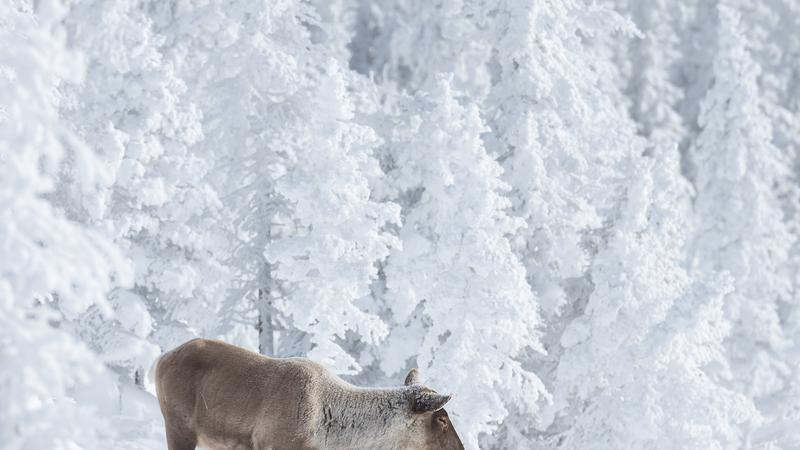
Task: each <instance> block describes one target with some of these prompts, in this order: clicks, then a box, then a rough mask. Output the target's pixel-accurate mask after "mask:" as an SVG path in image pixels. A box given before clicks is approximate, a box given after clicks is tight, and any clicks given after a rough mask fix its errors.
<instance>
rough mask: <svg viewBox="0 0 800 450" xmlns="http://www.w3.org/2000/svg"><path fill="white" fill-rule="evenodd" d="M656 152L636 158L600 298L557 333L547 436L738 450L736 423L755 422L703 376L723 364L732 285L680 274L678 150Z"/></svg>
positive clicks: (597, 285)
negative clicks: (552, 416) (726, 301)
mask: <svg viewBox="0 0 800 450" xmlns="http://www.w3.org/2000/svg"><path fill="white" fill-rule="evenodd" d="M656 152H657V153H656V158H655V159H654V160H651V159H650V158H634V159H632V160H631V170H630V172H629V173H630V175H631V177H630V180H631V181H630V182H629V185H628V188H627V199H626V202H625V204H624V206H623V208H622V210H621V211H620V214H619V217H617V219H616V220H615V221H614V227H613V231H612V232H611V236H610V237H609V241H608V244H607V245H606V246H605V247H604V248H603V249H602V250H601V251H600V252H599V253H598V254H597V256H596V257H595V258H594V261H593V264H592V268H591V272H592V282H593V284H594V291H593V292H592V294H591V296H590V298H589V301H588V304H587V305H586V310H585V312H584V314H583V315H582V316H580V317H579V318H577V319H575V320H574V321H572V322H571V323H570V324H569V326H568V327H567V329H566V330H565V332H564V334H563V335H562V337H561V344H562V345H563V346H564V347H565V350H564V353H563V355H562V356H561V359H560V361H559V364H558V373H557V381H556V384H555V385H556V390H555V392H554V395H555V410H556V411H557V415H556V421H555V426H554V427H552V428H551V429H550V431H552V432H558V433H559V438H560V439H562V442H563V443H562V446H563V447H565V448H576V449H577V448H580V449H592V448H596V449H605V448H658V449H662V448H663V449H672V448H686V449H689V448H691V449H698V450H699V449H723V448H737V447H739V446H740V445H741V444H742V442H741V440H740V433H739V430H738V428H737V426H738V425H739V424H742V423H744V422H746V421H748V420H750V419H753V418H755V417H756V416H757V413H756V412H755V410H754V408H753V407H752V404H751V403H750V402H749V400H748V399H747V398H746V397H744V396H742V395H740V394H737V393H734V392H732V391H729V390H727V389H726V388H724V387H722V386H720V385H718V384H716V383H715V381H714V379H713V378H712V377H710V376H709V375H708V374H706V373H705V371H704V368H705V367H706V365H708V364H710V363H715V364H721V363H724V355H723V353H722V347H721V342H722V339H723V337H724V335H725V331H726V329H727V322H726V320H725V318H724V316H723V311H722V299H723V295H724V294H725V293H727V292H730V290H731V289H730V281H728V280H727V279H725V278H724V277H723V278H719V277H714V276H710V277H709V278H698V279H692V278H690V276H689V275H688V274H687V273H686V271H685V270H684V269H682V268H681V263H682V261H683V260H684V253H683V252H684V246H685V237H684V232H685V230H686V227H687V226H688V223H687V222H686V216H685V215H682V214H680V213H679V212H678V209H677V208H675V206H676V205H677V204H680V202H681V201H682V198H683V197H682V193H683V190H682V189H681V188H680V186H681V180H680V175H679V169H678V164H677V152H675V151H672V152H663V151H661V152H659V151H658V150H656ZM559 430H560V432H559Z"/></svg>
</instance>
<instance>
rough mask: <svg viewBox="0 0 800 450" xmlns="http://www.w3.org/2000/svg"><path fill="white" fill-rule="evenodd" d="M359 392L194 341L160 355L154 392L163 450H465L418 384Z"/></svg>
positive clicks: (438, 400)
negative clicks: (201, 449) (162, 426)
mask: <svg viewBox="0 0 800 450" xmlns="http://www.w3.org/2000/svg"><path fill="white" fill-rule="evenodd" d="M418 381H419V377H418V372H416V371H415V370H414V371H412V372H411V373H409V376H408V377H407V379H406V385H405V386H402V387H393V388H361V387H357V386H353V385H351V384H349V383H346V382H344V381H343V380H341V379H340V378H338V377H336V376H334V375H332V374H331V373H330V372H328V371H327V370H326V369H325V368H324V367H322V366H321V365H319V364H317V363H314V362H312V361H310V360H307V359H303V358H287V359H276V358H268V357H265V356H262V355H259V354H256V353H252V352H248V351H246V350H243V349H241V348H238V347H235V346H232V345H229V344H225V343H223V342H219V341H210V340H204V339H194V340H192V341H189V342H187V343H185V344H183V345H182V346H180V347H178V348H176V349H175V350H173V351H171V352H169V353H167V354H165V355H164V356H163V357H162V358H161V359H160V361H159V362H158V366H157V369H156V387H157V391H158V399H159V403H160V404H161V411H162V413H163V414H164V420H165V422H166V430H167V441H168V444H169V449H170V450H186V449H193V448H194V447H195V445H198V444H199V445H201V446H203V447H205V448H210V449H215V450H216V449H220V450H221V449H231V450H233V449H252V450H261V449H267V448H279V449H357V448H374V449H434V448H435V449H463V446H462V445H461V441H460V440H459V438H458V436H457V434H456V433H455V431H454V430H453V427H452V424H451V423H450V422H449V419H448V417H447V413H446V412H445V411H444V410H443V409H442V406H443V405H444V404H445V403H446V402H447V401H448V400H449V399H450V397H449V396H447V395H441V394H437V393H436V392H435V391H433V390H431V389H429V388H427V387H425V386H422V385H421V384H419V383H418Z"/></svg>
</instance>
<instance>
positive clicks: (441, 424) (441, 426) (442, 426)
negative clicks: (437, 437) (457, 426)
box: [436, 416, 447, 431]
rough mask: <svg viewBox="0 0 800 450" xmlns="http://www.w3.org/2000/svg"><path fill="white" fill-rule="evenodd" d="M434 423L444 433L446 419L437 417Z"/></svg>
mask: <svg viewBox="0 0 800 450" xmlns="http://www.w3.org/2000/svg"><path fill="white" fill-rule="evenodd" d="M436 422H437V423H438V424H439V427H440V428H441V429H442V430H443V431H444V430H447V417H445V416H439V417H437V418H436Z"/></svg>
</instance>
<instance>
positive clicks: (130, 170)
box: [62, 0, 230, 381]
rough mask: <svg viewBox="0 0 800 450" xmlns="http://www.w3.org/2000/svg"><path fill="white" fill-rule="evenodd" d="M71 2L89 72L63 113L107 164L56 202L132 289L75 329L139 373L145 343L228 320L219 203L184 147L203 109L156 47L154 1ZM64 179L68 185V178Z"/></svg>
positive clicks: (197, 131)
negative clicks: (126, 275)
mask: <svg viewBox="0 0 800 450" xmlns="http://www.w3.org/2000/svg"><path fill="white" fill-rule="evenodd" d="M71 3H72V8H71V10H70V14H69V16H68V17H67V18H66V25H67V29H68V31H69V38H70V42H71V44H72V45H73V46H74V47H76V48H78V49H79V50H81V51H82V52H83V53H84V54H85V55H86V58H87V60H88V63H89V69H88V71H87V75H86V79H85V81H84V82H83V83H82V84H81V85H80V86H78V87H77V88H75V89H65V90H63V94H64V95H65V97H66V98H67V99H69V104H65V105H64V107H63V108H62V109H63V113H64V116H65V118H66V119H67V120H68V121H69V122H70V123H71V124H72V126H73V127H74V128H75V130H76V131H77V132H78V133H79V134H80V135H81V136H82V137H83V138H84V139H85V140H86V142H87V143H88V144H89V145H90V146H91V148H92V150H93V151H94V152H95V153H96V154H97V155H99V157H100V158H102V159H103V160H104V162H105V165H106V167H107V168H108V178H107V180H105V181H104V182H103V183H101V184H99V185H98V186H95V187H94V188H95V189H94V192H85V191H78V192H70V193H69V196H70V197H71V198H67V199H66V200H65V202H64V203H66V204H67V205H69V206H70V209H71V211H72V214H73V215H74V216H76V217H79V218H81V220H82V221H84V222H86V223H87V224H89V225H91V226H93V227H95V228H98V229H102V230H105V232H106V233H108V235H110V236H112V237H113V238H114V240H115V242H116V243H117V244H118V245H119V246H120V247H121V248H123V249H124V250H125V252H126V254H127V256H128V257H129V258H130V259H131V260H132V261H133V263H134V267H135V285H134V287H133V289H131V290H125V291H119V292H115V293H114V294H113V295H112V296H111V297H110V298H111V300H112V301H113V303H114V307H115V310H117V311H118V312H119V315H118V319H119V320H118V321H117V322H113V323H103V322H102V321H101V320H100V319H99V318H98V317H97V316H96V315H89V316H87V317H84V318H82V320H81V323H80V324H79V326H78V328H79V330H81V331H80V332H81V334H82V335H83V336H84V338H85V339H87V340H90V341H92V342H93V345H94V346H95V347H96V348H97V350H98V351H100V352H101V353H102V354H104V355H105V356H104V357H105V358H106V359H107V361H108V362H109V363H110V364H112V365H114V366H117V367H119V369H120V370H121V371H122V372H123V373H125V374H130V375H131V377H132V378H136V379H137V380H138V381H141V379H142V375H143V374H144V373H145V372H146V371H147V368H148V367H149V365H150V363H151V361H152V358H153V356H154V355H155V354H157V353H158V349H154V348H152V347H151V346H147V345H146V344H145V342H146V341H147V340H151V341H152V342H155V343H157V344H158V345H160V346H161V347H163V348H170V347H172V346H174V345H176V344H178V343H180V342H182V341H184V340H185V339H187V338H189V337H193V336H196V335H198V334H199V335H207V336H215V335H219V334H220V332H219V329H220V328H224V327H225V325H226V321H225V320H224V319H223V318H221V317H220V316H222V315H223V314H222V312H221V311H220V310H221V307H220V304H221V302H222V301H223V300H224V299H225V293H226V288H227V286H228V283H227V280H228V278H229V276H230V275H229V273H228V271H227V270H226V268H225V267H224V265H223V264H222V262H221V260H222V259H223V257H224V255H225V254H224V253H222V255H220V252H222V250H221V248H226V247H227V243H226V242H224V241H222V239H220V238H219V237H218V236H216V235H215V234H214V231H215V228H214V227H213V220H214V219H215V218H216V217H217V216H218V215H219V212H218V211H219V209H220V206H221V202H220V200H219V199H218V197H217V195H216V193H215V192H214V191H213V189H212V188H211V187H210V186H209V184H208V183H207V182H206V181H205V177H206V175H207V173H208V171H209V168H210V167H211V165H212V163H211V162H210V161H209V160H208V158H207V157H206V155H203V154H201V153H199V152H194V151H192V150H193V149H192V147H191V146H192V145H193V144H196V143H197V142H199V141H200V140H201V139H202V137H203V134H202V131H201V124H200V122H199V120H200V117H201V114H200V113H199V111H198V110H197V108H196V106H195V105H193V104H192V102H191V101H190V100H188V99H187V86H186V84H185V83H184V82H183V81H182V80H180V79H179V78H178V76H177V75H176V70H175V63H174V62H173V61H171V60H169V59H168V58H166V57H165V56H164V54H163V53H164V50H163V46H164V41H165V38H164V37H163V36H162V35H160V34H159V33H158V32H157V30H155V29H154V23H153V19H152V18H151V17H149V16H148V11H149V10H150V8H146V7H143V5H142V4H139V3H137V2H131V1H127V0H112V1H94V0H74V1H72V2H71ZM110 36H111V37H112V38H110ZM132 48H135V51H132V50H131V49H132ZM109 99H114V101H109ZM80 170H81V169H80V167H72V170H71V172H79V171H80ZM69 176H70V172H68V173H67V175H66V176H65V178H66V182H65V183H64V184H65V187H69V186H70V185H72V184H74V183H69V182H68V181H69ZM151 315H152V317H153V318H154V319H155V320H153V319H152V318H151V317H150V316H151ZM152 325H155V326H154V327H153V326H152ZM151 328H153V330H152V331H153V332H154V333H155V336H153V337H150V336H149V334H150V331H151V330H150V329H151ZM123 344H124V345H123ZM121 345H123V346H122V347H120V346H121Z"/></svg>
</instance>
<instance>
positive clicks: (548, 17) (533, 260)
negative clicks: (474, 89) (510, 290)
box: [486, 1, 634, 317]
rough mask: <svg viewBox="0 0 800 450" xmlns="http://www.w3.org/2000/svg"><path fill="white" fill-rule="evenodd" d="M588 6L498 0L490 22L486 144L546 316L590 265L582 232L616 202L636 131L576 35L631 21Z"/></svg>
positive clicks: (601, 67)
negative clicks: (494, 67)
mask: <svg viewBox="0 0 800 450" xmlns="http://www.w3.org/2000/svg"><path fill="white" fill-rule="evenodd" d="M585 6H586V5H584V4H583V2H580V1H567V2H559V3H558V4H534V3H530V2H523V1H520V2H509V3H502V4H501V6H499V7H498V10H497V11H495V20H494V22H493V23H492V24H491V29H492V30H494V33H495V34H494V35H493V36H491V39H492V43H493V47H494V52H495V54H496V57H495V58H496V62H497V64H498V66H499V69H498V70H499V73H498V75H497V82H496V83H495V84H494V85H493V86H492V88H491V92H490V96H489V98H488V99H487V102H486V110H487V114H488V123H489V125H490V126H491V130H492V133H491V134H490V135H489V136H487V145H488V146H489V149H490V150H491V151H492V153H493V154H495V155H496V156H497V158H498V159H499V161H501V162H502V166H503V168H504V169H505V170H504V174H503V180H504V181H506V182H507V183H508V184H509V185H510V186H511V188H512V190H511V192H510V196H511V199H512V204H513V208H514V214H515V215H516V216H518V217H521V218H522V219H524V220H525V222H526V223H527V224H528V225H529V226H528V227H527V228H523V229H521V230H519V233H518V235H517V238H516V239H515V250H516V251H517V253H518V254H519V255H520V256H521V257H522V258H523V261H524V263H525V266H526V268H527V273H528V277H529V281H530V283H531V285H532V287H533V288H534V290H535V291H536V292H537V293H538V294H539V296H540V299H541V303H542V309H543V311H544V314H545V315H546V316H547V317H553V316H556V315H558V314H560V313H564V312H567V313H568V311H564V309H565V308H571V307H572V306H571V305H569V304H568V303H569V300H568V299H567V298H566V294H565V292H564V290H565V288H567V284H568V282H569V280H570V279H572V280H578V279H580V278H582V277H583V276H584V275H585V271H586V269H587V267H588V262H589V260H588V255H587V254H586V251H585V248H584V246H583V245H582V240H583V239H584V237H585V234H586V233H587V232H588V231H589V230H592V229H597V228H600V226H601V224H602V221H603V216H604V214H605V213H606V212H607V211H609V210H610V209H611V208H612V207H614V206H615V202H616V201H617V200H616V199H617V198H618V197H619V195H620V193H619V185H620V183H619V178H620V177H621V175H620V174H619V172H617V171H616V169H615V165H616V164H617V162H618V161H619V160H620V159H622V158H623V157H624V156H625V155H626V154H627V153H628V152H629V151H630V150H629V147H630V146H631V138H632V136H633V134H634V129H633V127H632V125H631V124H630V122H629V121H627V120H625V119H624V118H623V117H624V116H623V113H622V111H619V110H617V109H616V107H615V104H614V102H613V101H611V100H610V98H609V96H607V95H604V94H598V92H597V89H598V85H599V84H601V82H600V81H599V79H600V78H602V77H603V76H604V75H605V74H606V72H605V68H606V67H607V65H608V62H607V61H603V60H599V59H596V58H594V57H593V56H592V53H591V52H589V51H587V49H586V47H585V45H584V44H583V42H582V41H581V38H580V36H579V35H580V34H585V35H587V36H592V35H593V34H596V33H597V34H601V33H608V32H610V31H612V30H614V29H615V28H625V27H626V26H627V25H628V24H627V22H625V21H624V20H622V18H621V17H620V16H618V15H617V14H615V13H613V11H609V10H606V9H603V8H599V9H598V8H595V9H590V10H589V11H585V10H584V7H585Z"/></svg>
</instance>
